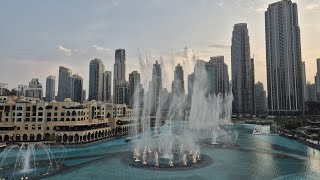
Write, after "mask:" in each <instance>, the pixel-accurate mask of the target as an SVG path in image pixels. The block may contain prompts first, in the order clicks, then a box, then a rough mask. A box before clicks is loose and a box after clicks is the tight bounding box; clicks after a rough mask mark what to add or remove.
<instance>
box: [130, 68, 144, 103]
mask: <svg viewBox="0 0 320 180" xmlns="http://www.w3.org/2000/svg"><path fill="white" fill-rule="evenodd" d="M141 86H142V85H141V79H140V73H139V72H138V71H132V72H131V73H130V74H129V104H130V106H131V107H133V106H134V105H135V101H143V99H140V92H141V90H142V89H140V88H141Z"/></svg>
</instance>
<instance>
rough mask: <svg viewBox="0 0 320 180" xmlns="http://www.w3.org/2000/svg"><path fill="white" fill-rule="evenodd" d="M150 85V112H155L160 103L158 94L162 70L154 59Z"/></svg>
mask: <svg viewBox="0 0 320 180" xmlns="http://www.w3.org/2000/svg"><path fill="white" fill-rule="evenodd" d="M150 84H151V87H149V93H150V98H151V101H150V102H151V113H156V111H157V110H158V108H159V105H160V102H159V101H160V95H161V93H160V92H161V91H162V70H161V65H160V64H159V63H158V61H156V63H155V64H153V68H152V81H151V83H150Z"/></svg>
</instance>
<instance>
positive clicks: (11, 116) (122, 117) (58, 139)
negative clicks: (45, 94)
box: [0, 97, 135, 144]
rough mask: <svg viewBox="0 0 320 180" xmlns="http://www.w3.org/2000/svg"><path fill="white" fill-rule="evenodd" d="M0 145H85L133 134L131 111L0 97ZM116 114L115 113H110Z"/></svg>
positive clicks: (106, 105) (123, 107) (99, 104)
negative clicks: (40, 143) (0, 143)
mask: <svg viewBox="0 0 320 180" xmlns="http://www.w3.org/2000/svg"><path fill="white" fill-rule="evenodd" d="M1 99H5V100H2V101H1V102H0V142H7V143H8V142H10V143H11V142H12V143H15V142H21V141H23V142H33V141H47V142H50V143H53V142H55V143H63V144H70V143H71V144H73V143H87V142H91V141H96V140H100V139H105V138H108V137H112V136H115V135H123V134H127V133H129V132H130V131H133V130H134V128H135V127H134V123H133V122H134V121H133V120H132V118H133V115H134V114H133V112H134V111H133V110H132V109H130V108H128V107H127V106H126V105H113V104H111V103H103V102H96V101H91V102H88V101H86V102H84V103H82V104H80V103H77V102H73V101H72V100H71V99H69V98H67V99H65V100H64V101H63V102H56V101H52V102H50V103H46V102H42V101H39V100H29V99H26V98H24V97H21V98H15V97H2V98H1ZM114 111H116V112H114Z"/></svg>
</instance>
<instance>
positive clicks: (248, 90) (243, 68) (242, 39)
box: [231, 23, 255, 115]
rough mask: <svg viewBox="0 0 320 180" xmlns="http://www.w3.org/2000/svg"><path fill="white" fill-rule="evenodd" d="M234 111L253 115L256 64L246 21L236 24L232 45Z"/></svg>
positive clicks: (238, 113) (239, 113) (234, 112)
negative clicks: (252, 54)
mask: <svg viewBox="0 0 320 180" xmlns="http://www.w3.org/2000/svg"><path fill="white" fill-rule="evenodd" d="M231 70H232V93H233V96H234V100H233V103H232V112H233V114H237V115H249V114H250V115H252V114H254V112H255V107H254V106H255V103H254V77H253V75H254V72H253V71H254V64H253V60H252V59H251V57H250V43H249V33H248V28H247V24H246V23H240V24H235V25H234V28H233V32H232V46H231Z"/></svg>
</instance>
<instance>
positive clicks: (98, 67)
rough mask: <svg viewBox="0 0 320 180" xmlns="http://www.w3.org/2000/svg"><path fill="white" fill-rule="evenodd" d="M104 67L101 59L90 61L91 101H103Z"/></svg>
mask: <svg viewBox="0 0 320 180" xmlns="http://www.w3.org/2000/svg"><path fill="white" fill-rule="evenodd" d="M103 77H104V65H103V62H102V61H101V60H100V59H97V58H95V59H94V60H91V61H90V68H89V100H96V101H103Z"/></svg>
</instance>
